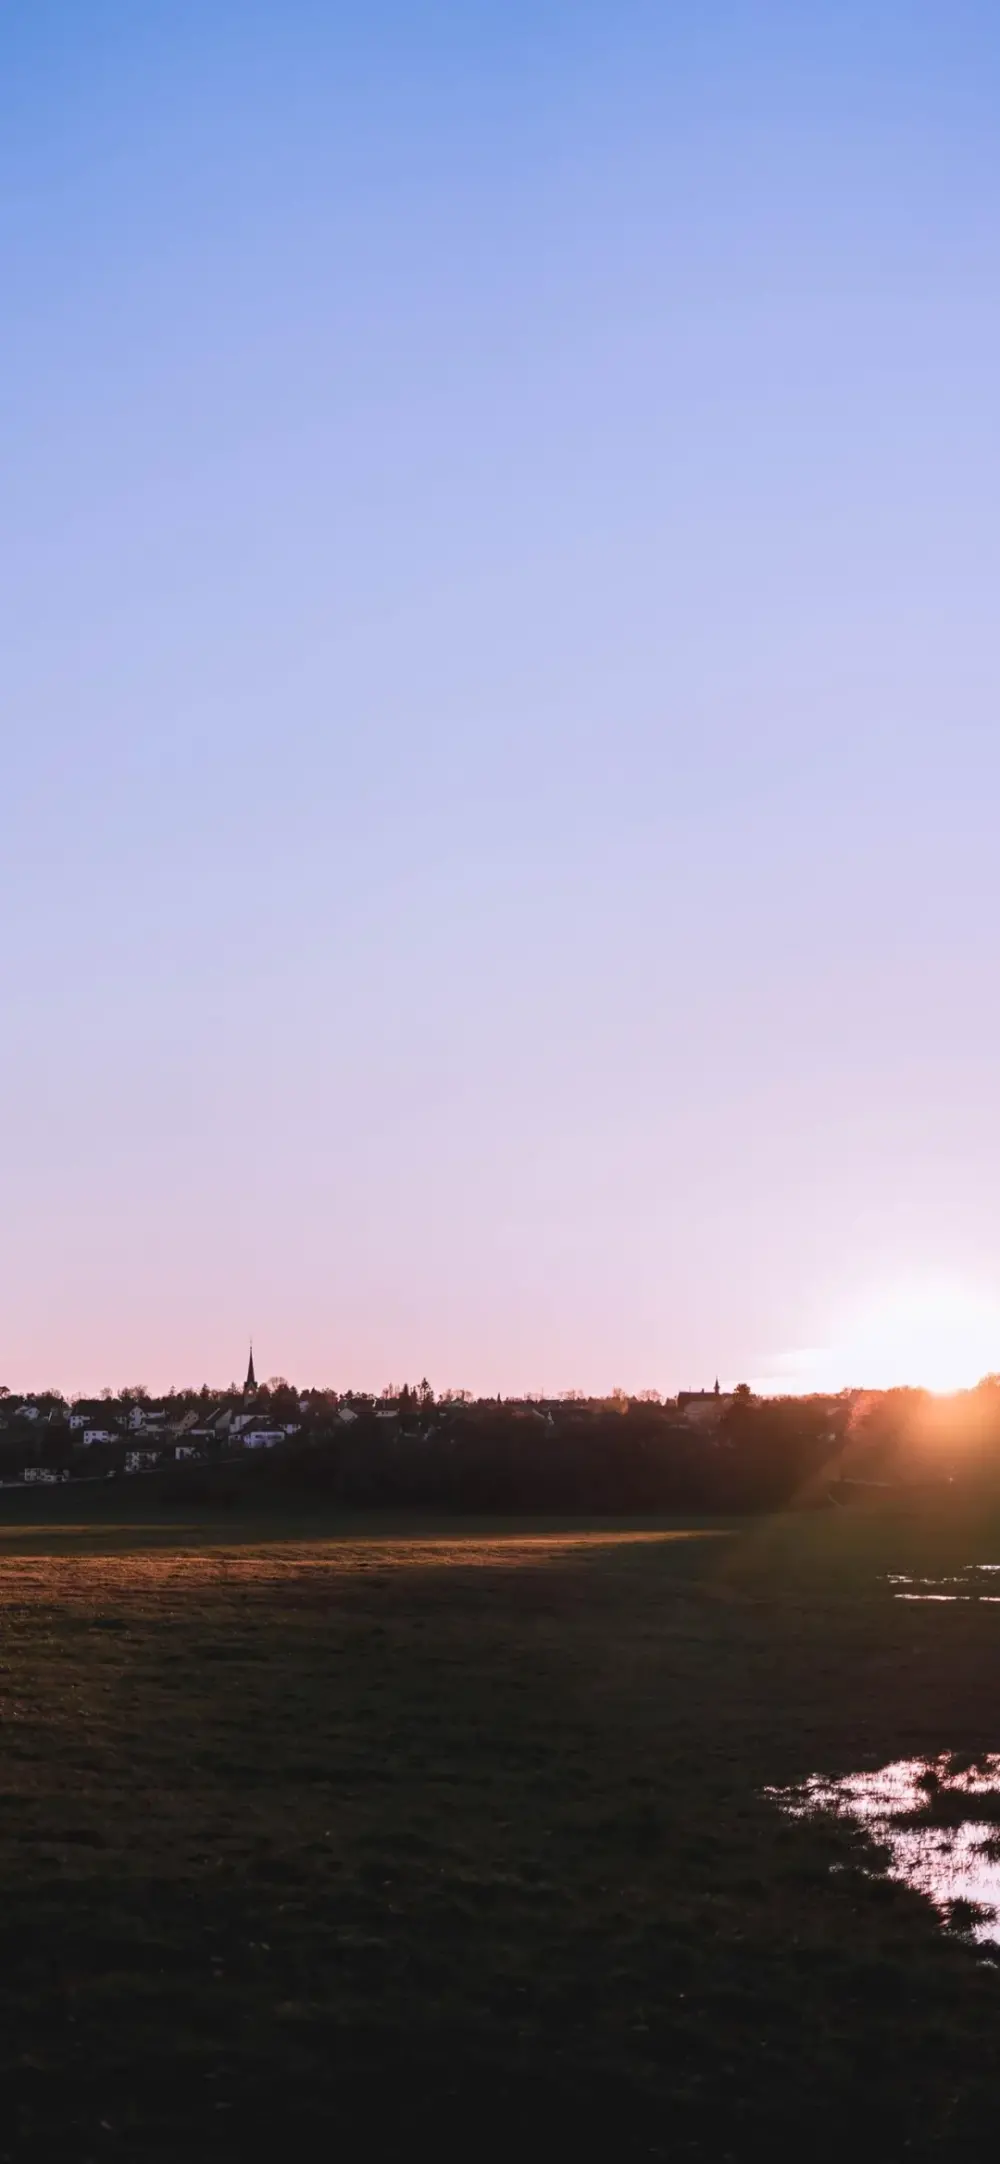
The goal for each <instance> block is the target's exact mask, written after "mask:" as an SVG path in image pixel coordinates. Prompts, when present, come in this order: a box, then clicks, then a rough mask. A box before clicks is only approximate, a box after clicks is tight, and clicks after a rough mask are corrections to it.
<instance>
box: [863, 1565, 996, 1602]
mask: <svg viewBox="0 0 1000 2164" xmlns="http://www.w3.org/2000/svg"><path fill="white" fill-rule="evenodd" d="M998 1573H1000V1563H966V1564H965V1565H964V1566H963V1568H962V1569H961V1570H959V1571H951V1572H949V1573H947V1574H946V1575H945V1576H943V1577H937V1578H915V1577H912V1576H911V1575H910V1573H909V1572H908V1571H902V1570H891V1571H890V1572H889V1573H888V1576H887V1578H886V1584H887V1585H891V1587H892V1590H893V1596H894V1598H895V1599H896V1600H975V1601H985V1602H986V1603H987V1604H988V1605H991V1606H998V1605H1000V1593H992V1592H990V1591H989V1587H990V1586H991V1585H994V1584H995V1583H996V1578H997V1574H998Z"/></svg>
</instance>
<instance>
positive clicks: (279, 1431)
mask: <svg viewBox="0 0 1000 2164" xmlns="http://www.w3.org/2000/svg"><path fill="white" fill-rule="evenodd" d="M284 1440H285V1431H284V1428H250V1429H245V1430H244V1433H243V1436H242V1442H243V1448H244V1450H273V1449H274V1446H275V1443H283V1442H284Z"/></svg>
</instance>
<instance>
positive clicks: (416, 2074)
mask: <svg viewBox="0 0 1000 2164" xmlns="http://www.w3.org/2000/svg"><path fill="white" fill-rule="evenodd" d="M45 1500H46V1503H48V1502H49V1499H45ZM26 1507H27V1506H25V1505H23V1504H22V1505H21V1506H19V1508H20V1518H18V1517H17V1515H16V1514H15V1516H14V1520H13V1522H8V1523H7V1524H2V1523H0V1661H2V1671H0V1692H2V1697H0V1713H2V1746H3V1759H2V1766H0V2077H2V2078H0V2157H5V2158H9V2159H17V2160H20V2159H22V2158H24V2159H35V2158H43V2157H44V2158H52V2157H58V2158H66V2159H69V2160H72V2164H86V2160H87V2159H89V2158H94V2159H104V2158H107V2159H130V2160H145V2159H147V2158H156V2159H168V2158H169V2159H174V2158H176V2159H187V2158H190V2159H208V2158H216V2157H219V2158H228V2157H230V2156H234V2157H235V2156H241V2157H242V2156H245V2155H247V2154H254V2155H256V2154H268V2155H270V2156H273V2157H276V2158H278V2157H280V2158H284V2157H287V2156H296V2155H301V2156H303V2157H308V2158H313V2157H318V2156H322V2157H327V2156H329V2157H330V2158H333V2157H334V2156H335V2155H338V2154H339V2155H341V2156H343V2157H354V2156H369V2157H370V2156H382V2155H385V2156H393V2157H396V2156H399V2157H402V2156H404V2155H405V2156H409V2155H410V2154H411V2153H412V2155H413V2156H414V2157H415V2156H417V2155H424V2154H427V2155H431V2156H437V2157H441V2156H455V2157H457V2156H462V2157H469V2158H474V2157H489V2158H492V2157H495V2156H499V2155H502V2154H504V2153H505V2152H507V2151H508V2150H509V2149H510V2148H511V2145H513V2148H514V2153H515V2154H517V2153H519V2154H520V2156H521V2157H524V2158H534V2157H536V2156H537V2157H542V2156H545V2157H548V2158H562V2157H570V2156H572V2155H573V2154H574V2153H577V2154H602V2153H603V2154H607V2155H609V2156H613V2157H615V2158H629V2159H630V2158H633V2157H635V2158H638V2157H643V2158H650V2157H666V2158H672V2157H677V2158H688V2157H692V2158H713V2159H715V2158H718V2159H726V2158H731V2159H739V2160H742V2159H744V2158H746V2159H750V2158H756V2157H758V2156H761V2155H767V2154H770V2155H772V2156H774V2157H776V2158H780V2159H783V2158H785V2157H789V2158H792V2157H795V2158H799V2157H803V2158H805V2157H808V2158H827V2157H831V2158H832V2157H834V2156H838V2157H840V2156H842V2155H843V2154H844V2152H845V2151H848V2152H853V2153H854V2154H855V2155H859V2156H862V2157H863V2156H867V2155H879V2156H880V2157H882V2158H896V2157H900V2158H928V2159H930V2158H934V2159H951V2158H966V2157H967V2158H970V2159H971V2158H979V2157H984V2156H986V2155H988V2154H990V2153H992V2150H993V2147H994V2144H995V2133H996V2126H997V2124H998V2107H1000V2058H998V2047H1000V1968H991V1967H989V1966H987V1965H985V1964H984V1962H983V1960H982V1958H981V1956H978V1955H977V1954H976V1953H975V1951H974V1950H973V1949H972V1948H971V1947H970V1946H968V1945H966V1944H964V1943H962V1942H961V1941H960V1940H959V1939H957V1938H949V1937H947V1936H946V1935H945V1934H944V1933H943V1932H942V1931H941V1930H940V1928H939V1926H938V1924H937V1923H936V1922H935V1920H934V1918H933V1915H932V1913H931V1911H930V1910H929V1908H928V1907H927V1906H926V1905H925V1904H924V1903H923V1902H922V1901H921V1900H920V1899H919V1898H918V1897H917V1896H915V1895H911V1894H909V1893H907V1892H906V1891H904V1890H903V1889H901V1888H898V1887H895V1886H891V1885H887V1884H886V1883H885V1882H884V1881H882V1880H880V1879H879V1878H878V1877H877V1876H871V1875H867V1873H866V1871H865V1870H864V1869H863V1868H862V1867H863V1866H864V1865H865V1864H870V1863H871V1861H872V1857H871V1852H869V1851H866V1850H865V1849H864V1846H863V1844H861V1843H860V1842H859V1839H858V1837H857V1836H853V1835H852V1834H851V1833H850V1832H849V1831H848V1829H847V1828H846V1827H844V1826H842V1825H838V1824H834V1825H829V1824H824V1825H819V1826H817V1825H811V1824H804V1823H793V1822H790V1821H788V1820H786V1819H782V1818H781V1817H780V1816H779V1814H778V1813H777V1812H776V1810H775V1809H774V1807H773V1805H772V1804H771V1803H769V1802H768V1801H767V1800H766V1799H765V1798H764V1797H763V1796H762V1793H761V1792H762V1790H763V1789H764V1788H765V1787H766V1786H767V1785H768V1784H772V1783H786V1782H793V1781H796V1780H799V1779H801V1778H802V1777H804V1776H805V1775H806V1774H808V1773H810V1772H813V1771H823V1772H831V1773H837V1772H846V1771H853V1770H857V1769H859V1768H861V1767H863V1766H866V1765H872V1766H874V1765H877V1764H880V1763H882V1762H883V1761H884V1760H887V1759H889V1758H893V1757H898V1756H902V1755H909V1754H913V1753H920V1752H926V1753H928V1754H936V1753H938V1752H940V1751H942V1750H946V1749H953V1750H972V1751H979V1750H994V1749H997V1748H998V1747H1000V1696H998V1689H997V1684H998V1678H1000V1662H998V1652H1000V1606H986V1605H976V1604H966V1605H960V1606H955V1607H951V1606H947V1605H941V1606H935V1605H919V1604H912V1605H906V1604H902V1603H900V1602H898V1601H896V1600H894V1599H893V1598H892V1595H891V1591H890V1589H889V1588H888V1587H887V1586H886V1584H885V1583H884V1573H885V1572H886V1571H887V1570H890V1569H894V1570H898V1569H906V1568H908V1567H909V1566H910V1565H911V1564H912V1563H913V1562H914V1560H918V1561H919V1562H920V1563H921V1565H922V1566H923V1567H927V1566H928V1564H930V1563H933V1562H941V1563H944V1564H946V1563H947V1560H948V1558H949V1557H954V1558H957V1559H958V1560H960V1561H962V1562H966V1561H968V1560H969V1559H970V1558H971V1557H975V1558H978V1559H981V1560H984V1561H989V1560H996V1561H1000V1529H998V1534H997V1537H994V1534H993V1531H992V1530H991V1529H990V1528H989V1527H987V1526H984V1525H968V1524H966V1525H953V1526H951V1527H944V1528H941V1527H938V1528H937V1529H933V1528H930V1527H926V1528H921V1526H920V1525H919V1524H917V1523H908V1522H906V1521H903V1520H900V1521H898V1522H891V1521H889V1522H885V1523H878V1522H875V1521H866V1520H863V1519H860V1518H852V1517H851V1516H850V1515H849V1514H847V1513H844V1514H840V1515H836V1514H830V1515H821V1516H801V1517H798V1518H790V1519H788V1520H786V1521H785V1522H783V1523H778V1524H774V1523H766V1524H765V1523H760V1522H758V1523H755V1524H750V1525H743V1526H742V1527H740V1528H738V1529H736V1530H735V1531H726V1530H720V1529H718V1528H717V1529H714V1530H712V1531H709V1532H707V1533H698V1532H697V1531H696V1532H694V1533H689V1532H686V1531H685V1530H684V1529H680V1531H678V1532H675V1533H674V1535H673V1536H671V1535H669V1534H668V1533H667V1532H666V1531H665V1530H663V1529H661V1531H660V1533H659V1535H658V1536H656V1537H648V1535H647V1537H643V1538H634V1537H629V1535H628V1534H627V1533H626V1532H624V1531H623V1530H621V1529H619V1530H617V1531H611V1533H610V1534H609V1533H608V1532H605V1534H604V1536H603V1537H601V1538H595V1539H592V1540H588V1539H583V1538H581V1537H580V1533H579V1529H573V1531H572V1536H571V1537H570V1538H567V1539H562V1538H559V1537H558V1536H557V1535H556V1534H555V1533H554V1532H553V1531H552V1530H551V1529H548V1530H546V1531H544V1532H540V1533H539V1534H538V1535H537V1537H528V1536H529V1533H530V1528H526V1527H521V1528H507V1529H506V1531H504V1530H503V1529H492V1530H490V1529H479V1530H478V1531H477V1530H475V1529H470V1530H469V1531H467V1532H464V1533H462V1532H459V1531H457V1530H456V1529H455V1528H454V1527H451V1528H449V1527H439V1528H438V1529H437V1534H436V1537H435V1534H434V1529H433V1528H423V1529H422V1532H423V1534H424V1536H425V1537H424V1538H422V1539H420V1540H413V1539H412V1538H408V1537H407V1535H406V1534H405V1533H404V1534H401V1533H400V1532H399V1530H398V1528H397V1529H393V1528H391V1527H389V1528H387V1527H384V1526H382V1527H380V1526H378V1525H374V1524H372V1525H369V1526H368V1527H364V1528H362V1527H360V1526H357V1525H355V1526H341V1528H340V1529H339V1531H337V1529H333V1530H334V1537H332V1538H329V1539H328V1538H325V1537H323V1536H324V1534H325V1532H326V1531H328V1530H330V1529H325V1528H323V1527H322V1526H319V1525H317V1524H315V1523H314V1525H313V1527H312V1528H311V1530H306V1531H305V1532H303V1530H302V1529H301V1528H299V1530H298V1533H297V1534H296V1529H295V1528H294V1527H293V1526H291V1525H290V1524H289V1525H279V1524H277V1523H274V1524H272V1525H270V1526H267V1527H261V1526H259V1525H258V1526H257V1527H254V1526H253V1525H251V1524H246V1523H241V1522H239V1521H238V1520H233V1521H230V1522H229V1523H228V1524H226V1525H225V1526H220V1525H214V1524H208V1523H205V1524H202V1525H201V1526H200V1527H198V1528H196V1529H194V1530H191V1529H188V1528H183V1527H171V1526H170V1525H169V1524H168V1523H166V1522H164V1521H163V1520H162V1519H158V1518H157V1515H156V1513H155V1510H153V1509H152V1508H150V1509H149V1510H148V1512H147V1521H148V1522H147V1523H146V1525H145V1527H131V1528H130V1527H128V1526H126V1525H124V1524H122V1523H119V1524H118V1525H115V1526H110V1527H108V1528H107V1529H106V1530H102V1529H101V1527H99V1526H91V1527H89V1528H88V1527H87V1526H86V1525H79V1526H77V1527H76V1528H74V1529H64V1530H59V1529H58V1528H57V1527H56V1526H55V1525H54V1524H50V1525H47V1526H46V1525H43V1526H42V1527H41V1528H40V1529H39V1530H35V1531H32V1530H31V1528H30V1527H29V1526H28V1525H27V1524H26V1523H25V1522H24V1519H25V1510H26ZM50 1507H51V1509H52V1510H53V1511H55V1510H56V1509H57V1507H58V1508H60V1509H61V1510H62V1511H63V1512H64V1511H65V1501H64V1499H62V1498H60V1499H58V1505H57V1503H56V1501H55V1500H53V1502H52V1503H51V1505H50ZM38 1510H39V1505H38V1504H37V1503H36V1504H35V1512H36V1515H37V1514H38ZM833 1865H838V1866H839V1867H840V1868H838V1869H836V1870H833V1869H832V1868H831V1867H832V1866H833Z"/></svg>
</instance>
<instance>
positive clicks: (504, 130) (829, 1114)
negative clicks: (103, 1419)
mask: <svg viewBox="0 0 1000 2164" xmlns="http://www.w3.org/2000/svg"><path fill="white" fill-rule="evenodd" d="M998 48H1000V25H998V23H997V19H996V15H995V11H994V10H991V9H987V8H986V7H979V6H975V7H973V6H962V5H960V4H959V5H951V6H949V7H947V8H945V7H944V6H936V5H935V6H917V5H914V6H903V5H900V4H896V5H892V6H889V5H879V4H878V0H875V4H869V5H866V6H863V7H862V6H850V5H848V6H842V5H838V6H833V5H826V4H818V5H816V6H815V7H812V8H810V9H808V10H803V9H801V8H799V7H791V6H787V7H786V6H783V5H773V6H770V5H756V6H751V5H733V6H726V5H720V6H718V7H713V8H711V9H706V8H703V7H695V6H693V5H691V6H688V5H684V4H681V5H678V6H671V7H663V6H655V7H654V6H639V5H634V4H632V0H623V4H620V5H616V6H615V7H614V8H611V7H609V6H597V5H591V6H588V5H579V4H577V5H574V6H568V5H552V6H548V7H546V6H544V5H533V6H531V7H527V6H522V5H517V4H515V5H511V6H508V7H506V8H504V9H498V8H495V7H490V8H486V7H484V6H471V5H469V6H439V7H431V6H426V7H424V6H420V5H419V4H417V5H411V6H408V7H406V8H403V7H401V6H388V5H382V6H380V5H378V4H375V5H369V6H366V7H365V8H364V9H362V8H360V7H354V6H343V5H342V6H330V5H323V6H320V5H318V4H316V5H309V4H306V0H288V4H287V5H286V6H284V7H283V8H281V9H280V10H279V9H275V8H273V7H270V6H268V7H263V6H253V5H250V6H247V5H241V6H239V7H237V6H236V5H232V6H230V5H224V4H221V0H202V4H201V5H200V6H198V7H194V6H188V5H184V4H176V0H174V4H171V5H170V6H166V5H157V4H155V0H154V4H150V5H146V6H144V7H143V8H142V9H137V8H135V7H132V6H125V5H123V4H118V5H102V4H100V0H93V4H90V5H88V7H87V8H86V9H75V8H70V7H68V6H66V5H65V0H61V4H58V5H57V4H50V5H46V4H45V0H42V4H37V0H36V4H35V5H33V6H31V7H30V8H29V7H28V6H26V5H13V6H8V8H7V9H6V10H5V11H4V14H3V19H2V23H0V80H2V88H0V180H2V186H0V203H2V209H0V251H2V272H3V291H4V296H5V304H4V337H3V341H2V347H0V385H2V393H3V395H2V399H0V429H2V459H3V492H2V501H3V508H4V515H3V518H2V521H0V551H2V561H0V574H2V575H0V632H2V652H3V656H4V661H3V669H2V686H3V716H4V720H3V802H4V811H5V818H4V848H3V852H2V857H0V883H2V895H3V915H2V923H3V936H2V942H0V1002H2V1005H0V1016H2V1020H0V1052H2V1065H0V1119H2V1126H3V1133H4V1136H5V1140H6V1147H5V1149H4V1151H3V1159H2V1187H0V1199H2V1211H3V1224H4V1230H5V1238H4V1242H3V1259H2V1264H0V1269H2V1285H0V1293H2V1298H0V1375H2V1377H3V1379H5V1380H6V1381H7V1382H8V1383H9V1384H11V1385H12V1386H13V1385H16V1384H19V1383H28V1382H35V1383H41V1382H49V1381H51V1382H54V1383H58V1384H61V1385H62V1387H64V1388H71V1387H85V1386H86V1387H90V1386H98V1385H99V1384H101V1383H104V1382H109V1383H123V1382H128V1381H137V1380H144V1381H146V1382H147V1383H148V1384H150V1385H151V1386H155V1385H157V1384H160V1383H166V1382H169V1381H171V1380H175V1381H181V1380H183V1379H189V1378H193V1379H195V1380H200V1379H202V1378H203V1377H207V1378H209V1379H212V1380H217V1381H225V1380H227V1379H228V1378H229V1376H230V1375H231V1374H232V1373H234V1372H236V1371H237V1369H238V1368H239V1365H240V1362H241V1359H242V1356H243V1349H244V1343H245V1339H246V1336H247V1333H248V1331H249V1329H251V1328H252V1329H253V1331H254V1334H255V1339H256V1342H257V1345H258V1348H259V1354H260V1364H261V1365H262V1366H263V1369H264V1371H265V1372H274V1371H281V1372H285V1373H292V1374H294V1375H295V1376H296V1377H297V1378H299V1379H311V1380H314V1381H317V1382H320V1381H331V1382H341V1383H346V1382H348V1381H352V1380H353V1381H354V1382H356V1383H357V1384H359V1385H360V1384H362V1383H369V1384H371V1385H374V1386H378V1385H380V1384H382V1383H384V1382H386V1381H388V1380H390V1379H397V1378H402V1377H403V1376H404V1375H411V1376H415V1375H417V1374H418V1373H421V1374H422V1373H424V1372H427V1373H428V1374H430V1375H431V1377H432V1379H433V1380H434V1381H435V1382H437V1383H438V1384H439V1385H444V1384H447V1383H449V1382H450V1383H453V1384H466V1385H468V1386H470V1387H473V1388H479V1387H481V1388H484V1389H494V1390H495V1389H504V1390H508V1389H509V1390H515V1389H522V1388H535V1389H542V1388H546V1389H556V1388H563V1387H570V1386H576V1387H584V1388H588V1387H589V1388H608V1387H610V1386H611V1385H612V1384H615V1383H619V1384H625V1385H627V1386H634V1387H649V1386H658V1387H660V1388H661V1389H668V1388H670V1387H676V1386H678V1385H681V1386H684V1385H687V1386H690V1385H692V1384H697V1383H698V1382H700V1381H704V1380H706V1379H707V1380H711V1379H712V1377H713V1376H714V1375H715V1373H716V1372H717V1371H718V1372H719V1373H721V1374H722V1376H723V1377H724V1378H728V1379H738V1378H739V1377H740V1376H750V1377H761V1378H763V1377H767V1376H776V1377H780V1376H782V1375H784V1374H787V1375H789V1376H794V1377H795V1378H797V1379H799V1380H809V1379H812V1378H813V1377H815V1378H816V1379H819V1378H820V1377H822V1379H823V1380H828V1379H829V1380H835V1379H837V1380H840V1381H843V1382H845V1383H846V1382H865V1381H877V1380H880V1379H882V1377H881V1376H880V1375H879V1374H878V1373H876V1372H867V1373H856V1372H854V1371H853V1368H852V1362H856V1361H857V1360H858V1359H862V1358H863V1359H864V1360H865V1361H866V1362H867V1363H868V1366H869V1369H873V1370H874V1369H877V1368H878V1365H879V1355H878V1342H879V1329H880V1323H879V1317H880V1315H882V1314H885V1315H887V1316H889V1317H891V1322H892V1329H891V1333H890V1334H892V1335H893V1343H894V1344H897V1345H899V1344H902V1346H903V1349H902V1350H900V1351H899V1354H898V1357H899V1359H901V1360H904V1361H911V1364H912V1359H913V1358H916V1359H918V1360H919V1359H920V1358H921V1357H922V1353H923V1348H924V1347H925V1345H927V1344H928V1343H929V1342H930V1341H931V1340H933V1337H934V1330H935V1327H939V1329H940V1331H941V1332H943V1333H944V1334H945V1337H946V1338H947V1339H948V1343H949V1345H955V1344H957V1337H956V1332H957V1331H958V1325H957V1324H956V1322H955V1316H956V1313H964V1314H965V1315H966V1317H967V1318H973V1321H974V1330H973V1335H974V1336H975V1350H974V1351H973V1350H972V1349H971V1348H970V1349H968V1351H967V1357H968V1360H969V1361H970V1362H971V1363H972V1366H973V1368H975V1367H976V1366H977V1365H983V1366H986V1365H994V1364H995V1365H998V1366H1000V1309H998V1308H997V1306H996V1303H997V1302H998V1301H1000V1231H998V1229H997V1226H998V1216H997V1209H996V1198H997V1186H998V1175H1000V1146H998V1143H997V1138H996V1132H995V1129H996V1115H995V1105H996V1097H997V1088H996V1085H997V1078H998V1055H1000V1021H998V1019H997V1015H996V1012H995V1001H994V999H993V996H992V992H993V981H994V976H995V955H996V930H997V918H998V911H997V903H998V885H1000V875H998V872H997V865H996V849H995V841H994V824H995V811H994V807H995V803H996V797H997V785H998V781H1000V746H998V733H997V719H996V716H997V688H998V673H1000V670H998V662H997V650H996V638H995V632H994V626H993V618H994V614H995V595H996V591H997V573H998V560H997V559H998V544H997V517H996V508H995V507H996V502H997V496H998V490H997V483H998V478H1000V476H998V465H1000V457H998V445H997V431H996V421H995V403H996V401H995V383H996V380H997V373H998V362H1000V335H998V331H1000V325H998V312H997V301H996V294H997V290H998V285H997V269H998V262H997V257H998V208H1000V170H998V153H997V142H996V125H995V113H996V100H997V92H998V88H1000V70H998V58H1000V51H998ZM935 1288H938V1291H935ZM939 1295H940V1296H939ZM908 1301H909V1303H910V1305H909V1307H907V1302H908ZM935 1302H937V1305H935ZM880 1303H881V1306H880ZM901 1303H902V1306H901ZM956 1303H957V1306H956ZM901 1312H906V1313H910V1314H911V1316H912V1317H913V1318H914V1319H913V1324H912V1341H911V1342H910V1344H909V1346H907V1344H906V1331H905V1328H904V1329H903V1332H902V1339H900V1330H899V1315H900V1313H901ZM862 1314H863V1317H864V1318H865V1319H864V1321H863V1325H862V1323H859V1322H858V1320H857V1317H858V1315H862ZM935 1315H936V1316H937V1318H938V1322H937V1326H936V1325H935V1322H934V1317H935ZM852 1316H853V1317H854V1320H853V1321H852V1320H851V1317H852ZM995 1316H996V1317H997V1318H998V1331H997V1350H996V1358H995V1361H994V1360H993V1359H992V1358H990V1357H988V1355H989V1353H990V1343H989V1340H990V1334H991V1331H992V1329H993V1318H994V1317H995ZM928 1317H930V1321H929V1320H928ZM984 1317H986V1318H987V1320H986V1321H985V1322H984V1321H983V1318H984ZM969 1328H970V1329H973V1323H972V1322H970V1324H969ZM852 1333H853V1335H852ZM949 1333H950V1335H949ZM958 1334H959V1335H960V1334H961V1333H960V1332H958ZM963 1345H964V1339H963ZM962 1358H963V1359H965V1358H966V1352H965V1351H963V1354H962ZM945 1366H947V1362H945ZM939 1367H940V1363H939V1364H938V1366H935V1365H934V1362H933V1360H931V1361H930V1364H929V1365H928V1369H927V1377H926V1379H929V1380H933V1379H934V1377H935V1376H936V1374H937V1373H938V1372H939ZM913 1379H915V1380H920V1379H922V1378H921V1376H920V1375H919V1374H914V1376H913ZM955 1379H959V1378H958V1377H957V1376H956V1378H955ZM970 1379H971V1377H970Z"/></svg>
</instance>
